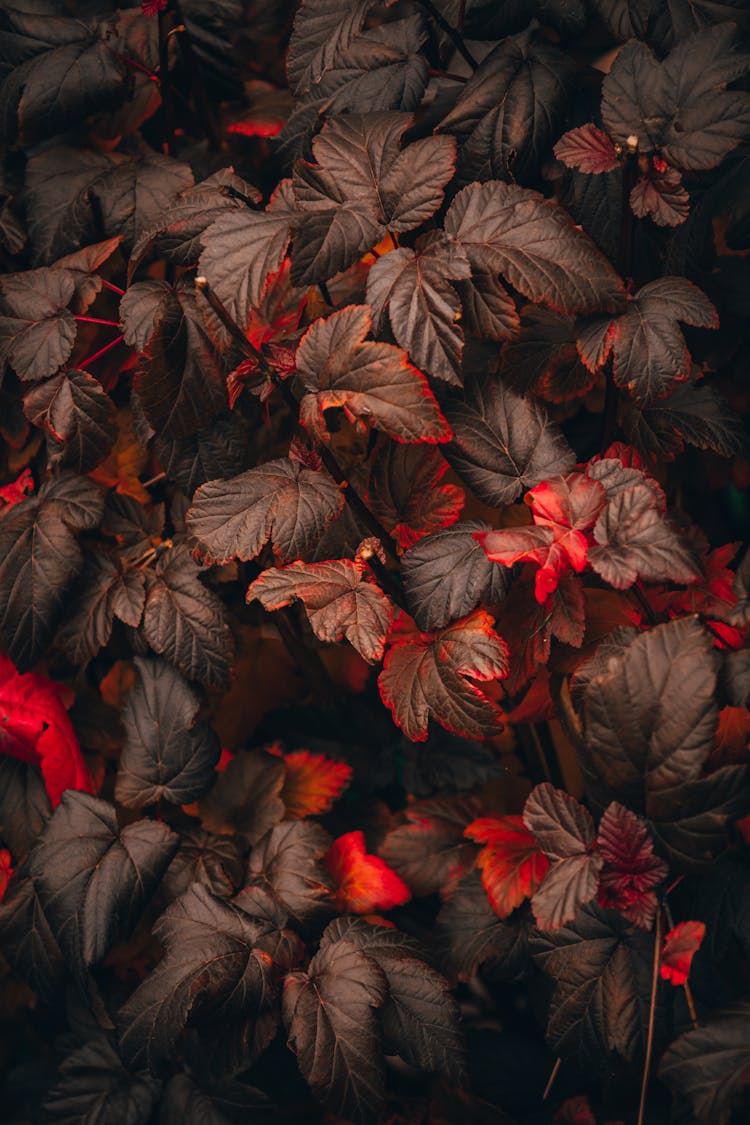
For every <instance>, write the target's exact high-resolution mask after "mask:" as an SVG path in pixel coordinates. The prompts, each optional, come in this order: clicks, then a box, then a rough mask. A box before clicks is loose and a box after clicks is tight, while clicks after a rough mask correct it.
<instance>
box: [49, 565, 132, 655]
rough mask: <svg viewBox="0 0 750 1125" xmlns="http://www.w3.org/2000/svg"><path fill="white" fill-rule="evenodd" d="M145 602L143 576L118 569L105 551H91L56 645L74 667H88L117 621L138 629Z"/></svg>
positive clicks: (71, 592) (58, 634)
mask: <svg viewBox="0 0 750 1125" xmlns="http://www.w3.org/2000/svg"><path fill="white" fill-rule="evenodd" d="M145 601H146V580H145V577H144V575H143V574H142V573H140V572H139V571H137V570H127V569H124V568H121V567H119V566H118V565H117V564H116V563H115V562H114V561H113V560H112V559H111V558H110V557H109V555H105V554H104V552H103V551H96V550H94V551H91V552H90V553H89V554H88V555H87V557H86V561H85V562H84V564H83V570H82V571H81V574H80V576H79V577H78V579H77V580H76V582H75V584H74V586H73V588H72V590H71V591H70V596H69V601H68V611H67V613H66V615H65V620H64V621H63V623H62V625H61V626H60V628H59V629H58V631H57V634H56V636H55V644H56V645H57V646H58V647H59V648H61V649H62V650H63V652H64V653H65V654H66V656H67V657H68V658H69V659H70V660H72V661H73V662H74V663H75V664H79V665H85V664H88V662H89V661H90V660H93V658H94V657H95V656H96V654H97V653H98V652H99V649H100V648H102V647H103V646H104V645H106V644H107V642H108V641H109V638H110V636H111V634H112V626H113V623H114V620H115V618H117V619H118V620H119V621H122V622H124V624H126V625H130V626H131V628H136V627H137V626H138V624H139V623H140V620H141V616H142V614H143V606H144V603H145Z"/></svg>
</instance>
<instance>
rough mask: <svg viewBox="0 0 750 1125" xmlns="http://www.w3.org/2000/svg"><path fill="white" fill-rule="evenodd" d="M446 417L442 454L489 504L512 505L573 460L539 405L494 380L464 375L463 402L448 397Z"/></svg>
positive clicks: (563, 439) (562, 469)
mask: <svg viewBox="0 0 750 1125" xmlns="http://www.w3.org/2000/svg"><path fill="white" fill-rule="evenodd" d="M445 415H446V418H447V419H448V421H449V423H450V425H451V428H452V429H453V441H451V442H450V443H449V444H448V445H447V446H446V447H445V451H444V452H445V456H446V458H447V459H448V461H450V463H451V465H452V466H453V468H454V469H455V470H456V472H457V473H458V474H459V476H460V477H461V478H462V479H463V480H465V481H466V483H467V484H468V485H469V487H470V488H471V489H472V491H473V492H475V493H476V495H477V496H478V497H479V499H480V500H482V501H484V503H485V504H490V505H492V507H500V506H502V505H505V504H512V503H513V501H514V500H516V499H517V498H518V497H519V496H520V495H521V493H522V492H523V490H524V489H525V488H531V487H533V486H534V485H537V484H539V483H540V482H541V481H543V480H547V478H549V477H552V476H556V475H557V474H558V473H562V472H565V471H566V470H568V469H572V468H573V466H574V464H575V454H574V453H573V451H572V449H571V448H570V447H569V445H568V443H567V441H566V440H565V438H564V437H563V435H562V433H561V431H560V429H559V428H558V427H557V426H556V425H555V424H554V423H553V422H550V421H549V419H548V417H547V414H546V412H545V410H544V408H543V407H542V406H540V405H539V404H538V403H537V402H535V401H534V400H533V399H527V398H522V397H521V396H520V395H518V394H516V392H515V391H512V390H511V389H510V388H509V387H507V386H505V385H504V384H503V383H500V382H498V381H497V380H494V379H493V380H490V379H487V380H484V381H480V380H479V379H467V382H466V388H465V390H464V398H463V401H461V400H460V399H454V400H451V401H449V402H448V403H447V404H446V407H445Z"/></svg>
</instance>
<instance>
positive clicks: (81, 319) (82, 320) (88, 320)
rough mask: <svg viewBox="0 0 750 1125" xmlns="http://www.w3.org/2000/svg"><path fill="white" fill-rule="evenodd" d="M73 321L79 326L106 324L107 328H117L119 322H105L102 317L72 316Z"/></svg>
mask: <svg viewBox="0 0 750 1125" xmlns="http://www.w3.org/2000/svg"><path fill="white" fill-rule="evenodd" d="M73 319H74V320H76V321H78V323H79V324H106V325H107V326H108V327H109V328H119V327H120V325H119V322H118V321H116V320H106V319H105V318H104V317H102V316H74V317H73Z"/></svg>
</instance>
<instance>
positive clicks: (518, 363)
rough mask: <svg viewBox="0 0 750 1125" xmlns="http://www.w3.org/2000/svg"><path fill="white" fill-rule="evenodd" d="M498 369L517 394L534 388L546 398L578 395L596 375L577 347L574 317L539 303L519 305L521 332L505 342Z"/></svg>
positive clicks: (555, 399) (562, 399) (565, 398)
mask: <svg viewBox="0 0 750 1125" xmlns="http://www.w3.org/2000/svg"><path fill="white" fill-rule="evenodd" d="M498 373H499V375H500V377H501V379H502V380H503V382H505V383H508V384H509V385H510V386H511V387H512V388H513V389H514V390H516V391H518V392H519V393H520V394H524V395H528V394H529V393H530V392H533V394H535V395H539V396H540V397H542V398H544V399H546V400H547V401H548V402H568V401H570V400H571V399H575V398H580V397H582V396H583V395H585V394H587V393H588V391H590V390H591V388H592V386H593V385H594V384H595V383H596V378H597V377H596V373H595V372H591V371H589V370H588V368H586V367H584V365H583V363H581V359H580V356H579V355H578V351H577V350H576V320H575V318H574V317H572V316H564V315H563V314H562V313H557V312H553V311H552V309H545V308H542V307H541V306H539V305H526V306H525V307H524V308H522V309H521V315H520V333H517V334H516V335H515V336H514V338H513V339H511V340H509V341H508V342H507V343H506V344H505V345H504V347H503V350H502V353H501V359H500V368H499V372H498ZM571 467H572V463H571Z"/></svg>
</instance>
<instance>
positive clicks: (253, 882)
mask: <svg viewBox="0 0 750 1125" xmlns="http://www.w3.org/2000/svg"><path fill="white" fill-rule="evenodd" d="M282 784H283V782H282ZM282 815H283V811H282ZM332 842H333V841H332V840H331V837H330V836H329V835H328V833H327V832H325V831H324V830H323V828H321V826H320V825H319V824H316V823H314V822H312V821H305V820H290V821H286V822H285V823H284V824H277V825H276V826H275V827H274V828H272V829H271V831H270V832H268V833H266V835H265V836H264V837H263V839H262V840H261V841H260V842H259V843H258V844H256V845H255V847H254V848H253V850H252V851H251V853H250V857H249V859H248V863H247V880H248V886H250V887H259V888H261V889H263V890H265V891H267V892H269V893H270V895H271V897H272V899H274V900H276V901H277V902H278V903H279V904H280V905H281V907H282V908H283V909H284V910H285V911H286V912H287V913H288V915H289V918H290V919H291V921H292V923H294V924H296V925H299V926H302V927H303V928H306V927H313V926H316V925H318V924H319V923H321V922H325V921H327V920H328V919H329V918H330V917H331V915H332V914H333V913H334V907H333V888H334V884H333V879H332V878H331V876H330V875H329V873H328V871H327V870H326V868H325V866H324V865H323V857H324V856H325V855H326V853H327V852H328V849H329V848H330V846H331V844H332Z"/></svg>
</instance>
